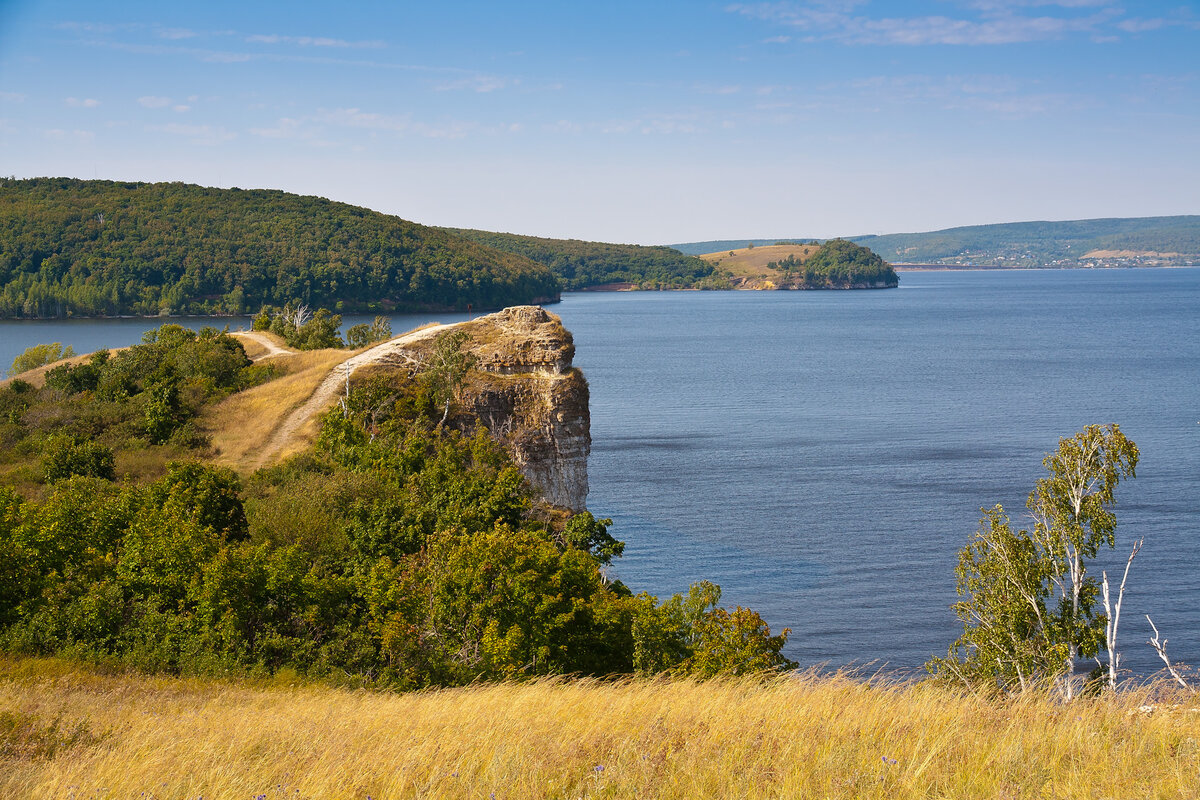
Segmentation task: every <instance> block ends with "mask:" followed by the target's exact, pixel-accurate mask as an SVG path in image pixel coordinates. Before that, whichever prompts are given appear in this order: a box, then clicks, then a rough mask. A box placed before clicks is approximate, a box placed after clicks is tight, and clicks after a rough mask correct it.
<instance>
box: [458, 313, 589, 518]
mask: <svg viewBox="0 0 1200 800" xmlns="http://www.w3.org/2000/svg"><path fill="white" fill-rule="evenodd" d="M462 327H463V329H464V330H466V331H467V332H468V333H470V334H471V344H470V349H471V352H472V353H474V355H475V356H476V358H477V359H478V361H477V364H476V368H477V371H476V372H474V373H473V374H472V376H471V378H470V380H469V381H468V385H467V386H466V388H465V391H464V398H463V405H464V406H465V407H466V408H467V409H469V410H470V412H471V414H472V415H473V416H474V417H475V418H476V419H477V420H478V421H479V423H480V424H483V425H486V426H487V427H488V429H489V430H490V431H491V432H492V434H493V435H495V436H496V437H497V438H498V439H500V440H501V441H502V442H504V443H505V444H506V445H507V446H508V448H509V451H510V452H511V453H512V456H513V460H514V461H515V462H516V463H517V465H518V467H519V468H520V469H521V472H522V473H523V474H524V475H525V477H526V478H527V479H528V480H529V482H530V483H531V484H532V485H533V486H534V488H536V489H537V490H538V491H539V492H540V493H541V494H542V496H543V497H544V498H545V499H546V500H547V501H548V502H550V503H553V504H554V505H557V506H562V507H564V508H568V509H570V510H572V511H582V510H584V508H585V504H586V502H587V494H588V478H587V459H588V454H589V453H590V451H591V446H592V437H591V416H590V414H589V412H588V385H587V380H586V379H584V377H583V373H582V372H580V371H579V370H578V369H575V368H574V367H572V366H571V360H572V358H573V357H574V355H575V344H574V342H573V341H572V339H571V334H570V333H569V332H568V331H567V330H566V328H564V327H563V325H562V321H561V320H560V319H559V318H558V317H557V316H555V315H554V314H551V313H549V312H547V311H546V310H544V309H542V308H539V307H537V306H516V307H513V308H506V309H504V310H503V311H500V312H497V313H495V314H489V315H487V316H485V317H480V318H478V319H475V320H472V321H470V322H468V323H465V324H464V325H463V326H462Z"/></svg>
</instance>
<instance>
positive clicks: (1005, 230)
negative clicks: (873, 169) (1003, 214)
mask: <svg viewBox="0 0 1200 800" xmlns="http://www.w3.org/2000/svg"><path fill="white" fill-rule="evenodd" d="M846 238H847V239H849V240H850V241H852V242H857V243H858V244H861V245H866V246H867V247H870V248H871V249H872V250H874V251H875V252H876V253H878V254H879V255H881V256H882V257H883V258H884V259H885V260H887V261H890V262H893V263H897V264H944V265H946V266H956V265H960V266H981V267H986V266H992V267H1081V266H1159V265H1166V266H1179V265H1187V264H1200V216H1179V217H1118V218H1112V219H1083V220H1072V221H1066V222H1011V223H1004V224H998V225H971V226H967V227H961V228H947V229H945V230H940V231H929V232H926V233H889V234H885V235H882V236H873V235H869V236H847V237H846ZM809 240H810V237H800V238H795V237H793V238H790V239H783V240H780V239H737V240H720V241H710V242H689V243H686V244H674V245H671V247H673V248H675V249H676V250H679V251H680V252H682V253H692V254H701V253H713V252H717V251H721V250H735V249H739V248H744V247H747V246H749V245H751V244H753V245H754V246H756V247H758V246H762V245H769V244H774V243H775V242H778V241H786V242H805V241H809Z"/></svg>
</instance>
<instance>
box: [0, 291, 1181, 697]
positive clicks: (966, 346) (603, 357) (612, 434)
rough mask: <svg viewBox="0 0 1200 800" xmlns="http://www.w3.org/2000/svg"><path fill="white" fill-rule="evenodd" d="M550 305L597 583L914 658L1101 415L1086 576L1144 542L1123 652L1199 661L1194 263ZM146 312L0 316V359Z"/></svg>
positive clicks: (129, 330) (823, 642) (942, 637)
mask: <svg viewBox="0 0 1200 800" xmlns="http://www.w3.org/2000/svg"><path fill="white" fill-rule="evenodd" d="M552 310H553V311H554V312H555V313H557V314H559V315H560V316H562V318H563V322H564V323H565V324H566V326H567V327H568V328H569V329H570V330H571V331H572V332H573V333H574V336H575V343H576V347H577V355H576V364H577V365H578V366H580V367H582V369H583V370H584V372H585V374H586V375H587V377H588V381H589V383H590V386H591V411H592V439H593V445H592V456H591V461H590V462H589V471H590V477H591V495H590V496H589V498H588V506H589V508H591V509H592V510H593V511H594V512H595V513H596V514H597V515H598V516H608V517H612V518H613V520H614V523H615V524H614V528H613V533H614V534H615V535H616V536H617V537H618V538H621V539H624V540H625V541H626V542H627V549H626V551H625V557H624V558H622V559H621V560H620V561H619V562H618V563H617V564H616V565H615V568H614V569H613V573H614V574H615V575H616V576H617V577H619V578H620V579H621V580H623V581H624V582H625V583H627V584H628V585H629V586H630V587H631V588H633V589H634V591H641V590H646V591H650V592H652V593H654V594H658V595H668V594H670V593H672V592H677V591H684V590H686V588H687V586H688V584H689V583H691V582H692V581H696V580H700V579H704V578H707V579H710V580H713V581H715V582H717V583H719V584H720V585H721V586H722V588H723V589H724V600H725V602H726V603H728V604H731V605H732V604H739V605H746V606H751V607H753V608H754V609H756V610H758V611H759V612H760V613H762V615H763V616H764V617H765V618H766V619H767V620H768V621H769V622H770V623H771V625H772V627H773V628H774V629H776V630H778V629H779V628H781V627H789V628H791V630H792V634H791V638H790V640H789V646H788V650H787V652H788V653H789V655H790V656H791V657H792V658H794V659H796V660H798V661H800V662H801V663H802V664H803V665H814V664H821V663H825V664H828V665H831V666H842V665H847V664H859V665H862V664H867V663H870V662H874V664H875V665H876V666H884V667H885V668H887V669H893V670H912V669H916V668H919V667H920V666H921V664H923V663H924V662H925V660H926V659H928V658H929V657H930V656H931V655H935V654H936V655H940V654H944V653H945V651H946V648H947V646H948V645H949V644H950V642H951V641H952V640H953V639H954V638H955V636H956V635H957V633H958V632H959V630H960V626H959V624H958V623H957V622H956V620H955V618H954V615H953V614H952V612H951V611H950V604H951V603H953V602H954V600H955V599H956V595H955V589H954V585H955V576H954V566H955V563H956V554H957V551H958V549H959V548H960V547H962V545H963V544H964V543H965V542H966V541H967V540H968V538H969V537H970V535H971V534H972V532H973V531H974V530H975V528H976V526H977V523H978V519H979V510H980V508H981V507H982V506H992V505H994V504H996V503H1002V504H1003V505H1004V506H1005V508H1006V509H1008V511H1009V512H1010V514H1011V516H1012V518H1013V521H1014V523H1017V524H1022V523H1023V520H1024V511H1025V509H1024V504H1025V499H1026V497H1027V495H1028V494H1029V491H1030V490H1031V489H1032V488H1033V485H1034V483H1035V482H1036V480H1037V479H1038V478H1039V477H1041V476H1042V475H1043V472H1044V471H1043V468H1042V466H1041V461H1042V458H1043V456H1044V455H1045V454H1046V453H1047V452H1049V451H1052V450H1053V449H1054V448H1055V447H1056V445H1057V442H1058V439H1059V437H1063V436H1069V435H1071V434H1073V433H1074V432H1075V431H1077V430H1079V429H1080V428H1082V427H1083V426H1084V425H1087V424H1090V423H1108V422H1116V423H1118V424H1120V426H1121V429H1122V430H1123V431H1124V432H1125V433H1126V434H1127V435H1128V436H1129V437H1130V438H1132V439H1133V440H1134V441H1135V442H1137V444H1138V446H1139V448H1140V450H1141V462H1140V463H1139V465H1138V471H1137V478H1136V479H1133V480H1130V481H1128V482H1127V483H1124V484H1122V485H1121V486H1120V487H1119V489H1118V505H1117V517H1118V529H1117V548H1116V551H1113V552H1111V553H1107V554H1105V557H1104V562H1103V564H1102V565H1101V566H1108V567H1109V568H1110V574H1111V571H1112V569H1113V568H1116V569H1117V570H1119V569H1120V568H1121V567H1122V566H1123V565H1124V560H1125V556H1126V555H1127V553H1128V550H1129V547H1130V545H1131V543H1132V542H1133V540H1134V539H1135V538H1144V539H1145V547H1144V549H1143V550H1142V552H1141V555H1140V556H1139V557H1138V559H1137V560H1136V561H1135V562H1134V565H1133V569H1132V571H1131V574H1130V589H1129V591H1128V594H1127V597H1126V601H1125V606H1124V608H1123V611H1122V618H1121V630H1120V638H1121V642H1122V648H1121V649H1122V650H1123V654H1124V655H1123V659H1124V663H1125V665H1126V666H1128V667H1129V668H1131V669H1132V670H1133V671H1135V672H1136V673H1140V674H1146V673H1150V672H1153V671H1155V670H1156V669H1157V668H1158V666H1159V663H1158V662H1157V660H1156V657H1155V655H1154V653H1153V651H1152V650H1151V649H1150V647H1149V646H1148V645H1146V644H1145V642H1146V641H1147V639H1148V638H1149V637H1150V627H1149V625H1148V624H1147V622H1146V618H1145V616H1144V615H1145V614H1150V615H1151V616H1152V617H1153V618H1154V621H1155V623H1156V624H1157V625H1158V626H1159V629H1160V630H1161V631H1162V632H1163V634H1164V635H1165V636H1166V637H1168V638H1169V639H1170V645H1169V650H1170V652H1171V654H1172V656H1173V657H1174V658H1177V659H1180V660H1183V661H1188V662H1191V663H1197V662H1200V546H1198V545H1200V543H1198V541H1197V540H1198V538H1200V269H1176V270H1136V271H1134V270H1107V271H1084V270H1075V271H1070V270H1064V271H1057V270H1054V271H1051V270H1046V271H1013V272H991V271H989V272H906V273H903V274H902V275H901V285H900V288H899V289H897V290H893V291H854V292H664V293H654V292H644V293H595V294H590V293H584V294H571V295H567V296H566V297H565V298H564V300H563V302H562V303H561V304H559V305H556V306H554V307H553V308H552ZM437 318H439V319H441V320H443V321H452V320H453V319H458V318H461V317H455V316H453V315H445V314H442V315H437ZM426 319H427V318H426V317H420V316H411V317H403V318H402V317H396V318H395V319H394V320H393V328H394V329H395V330H396V331H401V330H404V329H406V328H408V327H412V326H413V325H415V324H419V323H421V322H423V321H425V320H426ZM200 322H202V321H200V320H192V321H190V322H189V324H199V323H200ZM225 322H232V325H233V327H237V326H238V325H239V324H241V322H242V321H241V320H233V321H230V320H221V321H220V324H225ZM153 324H155V323H151V322H146V321H142V320H136V321H135V320H112V321H79V322H66V323H55V322H39V323H28V322H0V337H2V341H0V363H3V364H8V363H10V362H11V359H12V358H13V356H15V354H16V353H18V352H20V351H21V350H22V349H24V347H26V346H28V345H29V344H33V343H36V342H44V341H55V340H57V341H62V342H63V343H64V344H68V343H69V344H73V345H74V346H75V348H76V349H77V350H79V351H81V352H82V351H86V350H90V349H94V348H95V347H98V346H116V345H120V344H127V343H130V342H132V341H136V339H137V338H138V337H139V336H140V333H141V331H142V330H145V329H146V328H148V327H152V326H153ZM1097 569H1098V568H1097ZM1097 574H1098V572H1097ZM1118 580H1119V578H1118Z"/></svg>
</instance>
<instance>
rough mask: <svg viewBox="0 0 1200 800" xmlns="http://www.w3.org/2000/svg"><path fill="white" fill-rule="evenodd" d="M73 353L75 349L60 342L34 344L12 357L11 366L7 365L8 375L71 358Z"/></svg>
mask: <svg viewBox="0 0 1200 800" xmlns="http://www.w3.org/2000/svg"><path fill="white" fill-rule="evenodd" d="M74 355H75V350H74V349H73V348H72V347H71V346H70V345H67V346H66V347H63V346H62V343H60V342H52V343H50V344H35V345H34V346H33V347H30V348H28V349H26V350H25V352H23V353H21V355H19V356H17V357H16V358H14V359H13V363H12V366H11V367H9V370H8V374H9V375H19V374H20V373H22V372H28V371H29V370H31V369H37V368H38V367H44V366H45V365H47V364H53V363H54V362H55V361H61V360H63V359H64V358H71V357H72V356H74Z"/></svg>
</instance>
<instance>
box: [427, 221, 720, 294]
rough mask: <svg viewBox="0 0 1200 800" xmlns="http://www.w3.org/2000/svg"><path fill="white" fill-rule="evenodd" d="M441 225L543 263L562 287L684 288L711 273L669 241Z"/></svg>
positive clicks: (472, 238) (488, 244)
mask: <svg viewBox="0 0 1200 800" xmlns="http://www.w3.org/2000/svg"><path fill="white" fill-rule="evenodd" d="M445 230H446V231H447V232H449V233H452V234H454V235H456V236H462V237H463V238H465V239H470V240H471V241H474V242H478V243H480V244H484V245H487V246H488V247H494V248H496V249H497V250H503V251H504V252H506V253H513V254H515V255H519V256H524V257H525V258H529V259H532V260H533V261H536V262H537V263H539V264H542V265H544V266H547V267H549V268H550V269H551V270H553V271H554V274H555V275H557V276H558V278H559V280H561V281H562V283H563V288H564V289H568V290H578V289H587V288H590V287H594V286H604V285H606V284H614V283H620V284H631V285H632V286H631V288H633V287H636V288H639V289H685V288H692V287H695V286H697V285H699V284H703V282H704V279H705V278H708V277H710V276H711V275H712V274H713V269H712V267H711V266H710V265H709V264H706V263H705V262H704V261H702V260H700V259H698V258H694V257H693V256H690V255H684V254H682V253H680V252H678V251H677V250H673V249H671V248H670V247H662V246H657V247H645V246H642V245H636V244H607V243H605V242H584V241H579V240H577V239H544V238H540V237H537V236H518V235H517V234H513V233H491V232H489V231H477V230H470V229H465V228H446V229H445ZM714 288H717V287H714ZM721 288H724V287H721Z"/></svg>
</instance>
